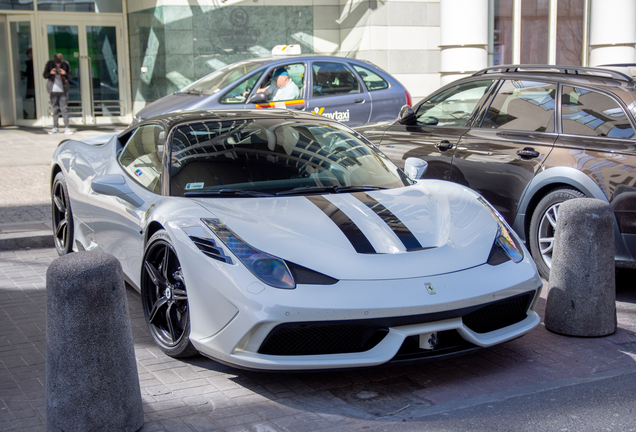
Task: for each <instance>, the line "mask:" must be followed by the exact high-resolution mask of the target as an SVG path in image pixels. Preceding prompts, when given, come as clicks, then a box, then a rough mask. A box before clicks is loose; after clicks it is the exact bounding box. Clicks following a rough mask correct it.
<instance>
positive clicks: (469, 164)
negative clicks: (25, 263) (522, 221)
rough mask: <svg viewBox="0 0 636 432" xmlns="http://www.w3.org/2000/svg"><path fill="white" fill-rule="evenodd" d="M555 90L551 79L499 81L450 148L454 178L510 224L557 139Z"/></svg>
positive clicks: (555, 87)
mask: <svg viewBox="0 0 636 432" xmlns="http://www.w3.org/2000/svg"><path fill="white" fill-rule="evenodd" d="M556 90H557V85H556V83H550V82H542V81H536V80H528V79H514V80H511V79H508V80H504V81H503V82H501V83H500V84H499V85H498V88H497V90H496V93H494V96H493V97H492V98H490V99H489V102H488V103H489V105H488V108H487V109H486V110H484V114H483V117H482V118H481V119H480V120H478V122H477V124H476V126H475V127H473V128H471V129H470V130H469V131H468V132H467V133H466V134H464V135H463V136H462V137H461V140H460V142H459V143H458V145H457V149H456V150H455V157H454V159H453V168H452V171H453V172H452V177H453V179H454V181H457V182H458V183H462V184H464V185H465V186H468V187H470V188H472V189H474V190H476V191H478V192H479V193H481V194H482V195H483V196H484V198H486V199H487V200H488V201H489V202H490V203H491V204H492V205H493V206H494V207H495V208H496V209H497V210H498V211H499V212H500V213H501V214H502V215H503V216H504V218H505V219H506V220H507V221H508V223H510V224H512V223H513V221H514V218H515V216H516V213H517V206H518V204H519V201H520V199H521V196H522V194H523V191H524V190H525V187H526V185H527V184H528V183H529V182H530V181H531V180H532V178H533V177H534V175H535V174H536V173H537V171H538V170H539V169H540V167H541V165H542V164H543V162H544V161H545V159H546V158H547V156H548V155H549V154H550V151H551V150H552V147H553V145H554V142H555V140H556V138H557V134H556V132H555V108H556Z"/></svg>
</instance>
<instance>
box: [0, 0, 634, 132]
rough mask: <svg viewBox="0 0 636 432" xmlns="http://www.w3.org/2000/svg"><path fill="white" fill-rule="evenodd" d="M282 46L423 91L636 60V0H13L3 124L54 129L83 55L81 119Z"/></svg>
mask: <svg viewBox="0 0 636 432" xmlns="http://www.w3.org/2000/svg"><path fill="white" fill-rule="evenodd" d="M280 44H299V45H300V46H301V47H302V51H303V53H320V54H332V55H338V56H344V57H354V58H359V59H365V60H369V61H372V62H373V63H375V64H377V65H378V66H380V67H382V68H383V69H385V70H387V71H388V72H389V73H391V74H392V75H394V76H395V77H396V78H397V79H398V80H400V81H401V82H402V83H403V84H404V85H405V86H406V87H407V89H409V91H410V92H411V94H412V95H413V98H414V99H415V100H418V99H420V98H422V97H424V96H426V95H427V94H428V93H430V92H431V91H433V90H435V89H436V88H438V87H439V86H440V85H442V84H445V83H447V82H450V81H452V80H454V79H457V78H458V77H461V76H465V75H466V74H469V73H472V72H475V71H477V70H480V69H482V68H484V67H487V66H491V65H498V64H512V63H522V64H560V65H575V66H593V65H600V64H609V63H635V62H636V0H0V125H2V126H7V125H14V124H17V125H31V126H49V125H51V124H52V117H51V115H50V109H49V97H48V94H47V93H46V85H45V84H46V83H45V80H44V79H43V78H42V72H43V68H44V65H45V64H46V61H47V60H48V59H50V58H52V56H53V54H54V53H56V52H60V53H62V54H63V55H64V58H65V60H67V61H69V63H70V64H71V69H72V71H73V79H72V81H71V91H70V94H69V97H70V114H71V122H72V123H73V124H127V123H129V122H130V121H131V119H132V114H133V113H134V112H136V111H138V110H139V109H141V108H143V107H144V106H145V105H146V104H147V103H149V102H151V101H153V100H156V99H158V98H160V97H162V96H164V95H166V94H169V93H171V92H174V91H176V90H178V89H179V88H182V87H184V86H185V85H187V84H189V83H192V82H194V81H195V80H197V79H199V78H201V77H203V76H204V75H206V74H208V73H210V72H213V71H215V70H218V69H220V68H222V67H224V66H226V65H228V64H231V63H233V62H236V61H238V60H242V59H246V58H252V57H258V56H269V55H270V53H271V49H272V48H273V47H274V46H275V45H280Z"/></svg>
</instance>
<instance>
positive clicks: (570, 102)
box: [561, 86, 634, 138]
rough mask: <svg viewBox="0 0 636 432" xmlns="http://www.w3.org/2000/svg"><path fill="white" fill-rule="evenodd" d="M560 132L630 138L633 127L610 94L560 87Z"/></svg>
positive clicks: (632, 133) (632, 134)
mask: <svg viewBox="0 0 636 432" xmlns="http://www.w3.org/2000/svg"><path fill="white" fill-rule="evenodd" d="M561 108H562V109H561V119H562V124H563V133H566V134H574V135H588V136H602V137H610V138H633V137H634V129H633V128H632V125H631V123H630V121H629V118H628V117H627V115H626V114H625V111H623V109H622V108H621V107H620V105H619V104H618V103H617V102H616V101H615V100H614V99H612V98H611V97H609V96H606V95H604V94H602V93H599V92H596V91H593V90H587V89H582V88H577V87H570V86H563V95H562V99H561Z"/></svg>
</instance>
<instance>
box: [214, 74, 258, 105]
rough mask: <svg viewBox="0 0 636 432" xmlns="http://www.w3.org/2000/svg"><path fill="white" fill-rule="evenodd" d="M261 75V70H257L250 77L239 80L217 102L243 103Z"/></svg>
mask: <svg viewBox="0 0 636 432" xmlns="http://www.w3.org/2000/svg"><path fill="white" fill-rule="evenodd" d="M261 75H263V72H262V71H261V72H257V73H255V74H254V75H252V76H251V77H249V78H247V79H246V80H245V81H243V82H241V83H240V84H239V85H237V86H236V87H234V88H233V89H232V90H230V91H229V92H227V93H226V94H225V95H223V97H222V98H221V99H219V102H221V103H222V104H242V103H245V99H247V96H248V95H249V94H250V92H251V91H252V89H253V88H254V86H255V85H256V82H257V81H258V80H259V78H260V77H261Z"/></svg>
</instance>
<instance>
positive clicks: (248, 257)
mask: <svg viewBox="0 0 636 432" xmlns="http://www.w3.org/2000/svg"><path fill="white" fill-rule="evenodd" d="M201 220H202V221H203V223H205V224H206V226H207V227H208V228H210V229H211V230H212V231H213V232H214V233H215V234H216V235H217V236H218V237H219V239H221V241H222V242H223V243H225V245H226V246H227V247H228V248H229V249H230V250H231V251H232V252H233V253H234V255H236V257H237V258H238V259H239V260H241V262H242V263H243V264H244V265H245V267H247V268H248V269H249V271H251V272H252V273H253V274H254V276H256V277H257V278H259V279H260V280H261V281H263V282H265V283H266V284H267V285H271V286H273V287H276V288H283V289H294V288H296V282H295V281H294V278H293V277H292V274H291V272H290V271H289V268H288V267H287V264H286V263H285V261H283V260H282V259H280V258H277V257H275V256H273V255H270V254H268V253H266V252H263V251H260V250H258V249H256V248H254V247H252V246H250V245H249V244H247V243H246V242H245V241H243V239H242V238H240V237H239V236H238V235H236V233H235V232H234V231H232V230H231V229H230V228H228V226H227V225H225V224H224V223H223V222H221V220H219V219H216V218H215V219H201Z"/></svg>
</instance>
